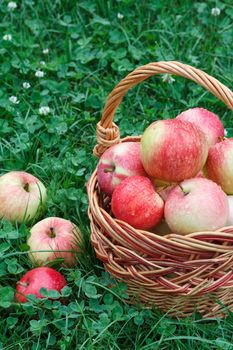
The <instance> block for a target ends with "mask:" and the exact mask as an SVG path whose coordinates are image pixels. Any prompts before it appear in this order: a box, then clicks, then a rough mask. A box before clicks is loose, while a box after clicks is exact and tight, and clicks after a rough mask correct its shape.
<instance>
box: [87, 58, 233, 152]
mask: <svg viewBox="0 0 233 350" xmlns="http://www.w3.org/2000/svg"><path fill="white" fill-rule="evenodd" d="M165 73H168V74H175V75H178V76H182V77H184V78H187V79H190V80H192V81H194V82H195V83H197V84H199V85H201V86H203V87H204V88H205V89H206V90H208V91H210V92H211V93H212V94H213V95H214V96H216V97H218V98H219V99H220V100H221V101H222V102H224V103H225V104H226V105H227V106H228V107H229V108H230V109H231V110H233V92H232V91H231V90H230V89H228V88H227V87H226V86H225V85H223V84H222V83H220V82H219V81H218V80H217V79H215V78H213V77H212V76H210V75H208V74H207V73H205V72H203V71H201V70H200V69H197V68H194V67H192V66H189V65H187V64H183V63H180V62H175V61H170V62H169V61H168V62H166V61H164V62H152V63H149V64H146V65H145V66H141V67H138V68H136V69H135V70H134V71H132V72H131V73H129V74H128V75H127V76H126V77H125V78H124V79H122V80H121V81H120V82H119V83H118V84H117V85H116V86H115V88H114V89H113V90H112V92H111V93H110V94H109V96H108V98H107V101H106V104H105V106H104V110H103V114H102V117H101V120H100V122H99V123H98V124H97V129H96V134H97V145H96V146H95V148H94V150H93V153H94V155H96V156H97V157H100V156H101V155H102V154H103V153H104V151H105V150H106V149H107V148H109V147H110V146H112V145H114V144H116V143H119V142H120V131H119V128H118V126H117V125H116V124H115V123H114V122H113V118H114V113H115V110H116V109H117V107H118V106H119V104H120V103H121V100H122V99H123V97H124V96H125V94H126V93H127V91H128V90H129V89H130V88H131V87H133V86H135V85H137V84H138V83H140V82H141V81H143V80H145V79H147V78H149V77H151V76H153V75H155V74H165Z"/></svg>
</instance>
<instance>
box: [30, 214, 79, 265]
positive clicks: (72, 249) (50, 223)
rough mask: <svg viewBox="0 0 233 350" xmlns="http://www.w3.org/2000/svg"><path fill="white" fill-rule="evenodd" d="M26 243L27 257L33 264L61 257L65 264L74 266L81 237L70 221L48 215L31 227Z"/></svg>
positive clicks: (41, 263)
mask: <svg viewBox="0 0 233 350" xmlns="http://www.w3.org/2000/svg"><path fill="white" fill-rule="evenodd" d="M27 244H28V246H29V247H30V252H29V258H30V260H31V261H32V263H33V264H35V265H43V264H45V263H47V262H51V261H54V260H56V259H58V258H62V259H63V261H64V264H65V265H66V266H74V265H75V263H76V253H77V252H78V251H80V249H81V248H80V247H81V244H82V237H81V232H80V230H79V229H78V227H77V226H75V225H74V224H73V223H72V222H71V221H69V220H65V219H62V218H59V217H49V218H46V219H44V220H41V221H39V222H38V223H37V224H35V225H34V226H33V227H32V228H31V231H30V237H29V239H28V241H27Z"/></svg>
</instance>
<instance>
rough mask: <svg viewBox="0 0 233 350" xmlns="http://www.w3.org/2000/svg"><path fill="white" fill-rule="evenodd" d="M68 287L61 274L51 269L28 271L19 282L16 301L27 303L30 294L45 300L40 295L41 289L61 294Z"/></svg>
mask: <svg viewBox="0 0 233 350" xmlns="http://www.w3.org/2000/svg"><path fill="white" fill-rule="evenodd" d="M66 285H67V283H66V280H65V278H64V277H63V276H62V274H60V272H58V271H56V270H54V269H52V268H50V267H45V266H43V267H37V268H35V269H33V270H30V271H28V272H27V273H26V274H25V275H24V276H23V277H22V278H21V279H20V281H18V282H17V285H16V292H15V301H17V302H19V303H25V302H27V301H28V300H27V295H28V294H34V295H36V297H37V298H43V297H42V295H41V294H40V289H41V288H46V289H47V290H48V291H50V290H57V291H58V292H60V291H61V290H62V288H63V287H65V286H66Z"/></svg>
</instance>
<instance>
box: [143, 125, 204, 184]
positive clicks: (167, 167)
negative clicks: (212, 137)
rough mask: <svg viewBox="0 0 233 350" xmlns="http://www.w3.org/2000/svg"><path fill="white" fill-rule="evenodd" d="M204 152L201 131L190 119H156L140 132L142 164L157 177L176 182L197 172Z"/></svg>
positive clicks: (200, 166) (149, 172) (158, 179)
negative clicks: (185, 120)
mask: <svg viewBox="0 0 233 350" xmlns="http://www.w3.org/2000/svg"><path fill="white" fill-rule="evenodd" d="M207 154H208V144H207V139H206V137H205V135H204V133H203V132H202V131H201V130H200V129H199V128H198V127H196V126H195V125H193V124H192V123H190V122H184V121H182V120H179V119H170V120H160V121H156V122H154V123H152V124H151V125H150V126H149V127H148V128H147V129H146V130H145V131H144V133H143V135H142V139H141V159H142V164H143V166H144V169H145V170H146V172H147V174H148V175H149V176H150V177H153V178H154V179H156V180H157V181H163V182H179V181H182V180H184V179H188V178H191V177H194V176H196V175H197V173H198V172H199V171H200V170H201V169H202V167H203V165H204V164H205V161H206V158H207Z"/></svg>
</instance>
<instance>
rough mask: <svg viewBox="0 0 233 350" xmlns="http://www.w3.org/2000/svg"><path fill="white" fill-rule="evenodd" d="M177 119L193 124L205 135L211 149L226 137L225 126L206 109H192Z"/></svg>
mask: <svg viewBox="0 0 233 350" xmlns="http://www.w3.org/2000/svg"><path fill="white" fill-rule="evenodd" d="M176 119H179V120H183V121H186V122H190V123H193V124H194V125H196V126H197V127H199V128H200V129H201V130H202V131H203V132H204V134H205V136H206V138H207V142H208V145H209V147H210V146H212V145H214V144H215V143H216V142H219V141H221V139H222V138H223V137H224V126H223V124H222V122H221V120H220V119H219V117H218V116H217V115H216V114H214V113H212V112H210V111H208V110H207V109H205V108H190V109H188V110H187V111H184V112H182V113H181V114H179V115H178V116H177V117H176Z"/></svg>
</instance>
